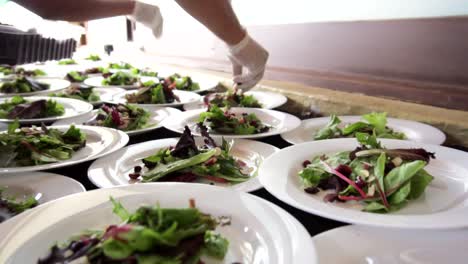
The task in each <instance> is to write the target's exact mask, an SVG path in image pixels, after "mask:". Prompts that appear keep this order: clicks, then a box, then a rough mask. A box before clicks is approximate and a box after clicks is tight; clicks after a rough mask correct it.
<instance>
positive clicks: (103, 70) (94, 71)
mask: <svg viewBox="0 0 468 264" xmlns="http://www.w3.org/2000/svg"><path fill="white" fill-rule="evenodd" d="M84 73H85V74H88V75H89V74H99V73H102V74H109V69H108V68H104V67H94V68H89V69H86V70H85V72H84ZM109 76H110V75H109ZM106 77H108V76H106Z"/></svg>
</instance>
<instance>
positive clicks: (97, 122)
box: [87, 104, 155, 131]
mask: <svg viewBox="0 0 468 264" xmlns="http://www.w3.org/2000/svg"><path fill="white" fill-rule="evenodd" d="M149 118H150V114H149V112H148V111H146V110H145V109H143V108H141V107H138V106H135V105H128V104H127V105H124V104H117V105H111V104H104V105H102V106H101V108H100V109H99V110H98V114H97V116H96V118H95V119H94V120H92V121H90V122H88V123H87V125H92V126H103V127H110V128H116V129H120V130H123V131H132V130H137V129H142V128H145V127H148V126H150V125H155V124H148V122H149Z"/></svg>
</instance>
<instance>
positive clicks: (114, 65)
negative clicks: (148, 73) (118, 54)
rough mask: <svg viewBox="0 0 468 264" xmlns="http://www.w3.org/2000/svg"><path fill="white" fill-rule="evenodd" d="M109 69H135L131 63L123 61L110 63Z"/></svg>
mask: <svg viewBox="0 0 468 264" xmlns="http://www.w3.org/2000/svg"><path fill="white" fill-rule="evenodd" d="M109 68H110V69H116V70H131V69H133V68H135V67H133V66H132V65H131V64H130V63H127V62H123V61H122V62H118V63H109Z"/></svg>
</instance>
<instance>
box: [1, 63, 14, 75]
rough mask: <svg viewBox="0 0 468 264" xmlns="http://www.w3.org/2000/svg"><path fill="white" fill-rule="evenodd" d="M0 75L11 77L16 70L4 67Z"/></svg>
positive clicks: (7, 66)
mask: <svg viewBox="0 0 468 264" xmlns="http://www.w3.org/2000/svg"><path fill="white" fill-rule="evenodd" d="M0 73H3V75H10V74H13V73H14V69H13V67H12V66H9V65H2V66H0Z"/></svg>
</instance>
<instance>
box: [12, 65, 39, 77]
mask: <svg viewBox="0 0 468 264" xmlns="http://www.w3.org/2000/svg"><path fill="white" fill-rule="evenodd" d="M15 74H17V75H21V76H29V77H37V76H46V75H47V74H46V73H45V72H44V71H43V70H40V69H35V70H26V69H24V68H21V67H19V68H15Z"/></svg>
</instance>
